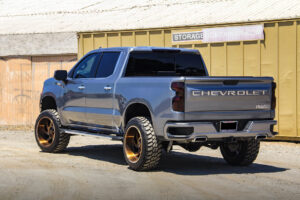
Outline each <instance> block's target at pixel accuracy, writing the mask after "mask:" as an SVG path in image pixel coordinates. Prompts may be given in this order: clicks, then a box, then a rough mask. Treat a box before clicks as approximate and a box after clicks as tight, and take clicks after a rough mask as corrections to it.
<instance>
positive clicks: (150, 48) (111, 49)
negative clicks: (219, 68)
mask: <svg viewBox="0 0 300 200" xmlns="http://www.w3.org/2000/svg"><path fill="white" fill-rule="evenodd" d="M153 50H157V51H159V50H161V51H174V50H178V51H181V52H193V53H199V51H198V50H195V49H185V48H173V47H154V46H138V47H109V48H99V49H96V50H93V51H91V52H90V53H92V52H100V51H127V52H130V51H153Z"/></svg>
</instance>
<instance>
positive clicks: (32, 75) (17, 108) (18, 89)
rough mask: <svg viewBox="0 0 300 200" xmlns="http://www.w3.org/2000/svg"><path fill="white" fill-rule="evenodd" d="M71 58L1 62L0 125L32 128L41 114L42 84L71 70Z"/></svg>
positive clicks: (20, 58) (12, 59) (46, 57)
mask: <svg viewBox="0 0 300 200" xmlns="http://www.w3.org/2000/svg"><path fill="white" fill-rule="evenodd" d="M76 60H77V58H76V56H75V55H72V56H38V57H29V56H28V57H6V58H1V59H0V69H1V73H0V102H1V104H0V125H6V126H15V125H22V126H24V125H25V126H32V125H33V124H34V123H35V120H36V118H37V116H38V114H39V99H40V94H41V91H42V88H43V82H44V81H45V80H46V79H47V78H49V77H52V76H53V72H54V70H55V69H67V70H69V69H70V68H71V67H72V66H73V65H74V63H75V62H76Z"/></svg>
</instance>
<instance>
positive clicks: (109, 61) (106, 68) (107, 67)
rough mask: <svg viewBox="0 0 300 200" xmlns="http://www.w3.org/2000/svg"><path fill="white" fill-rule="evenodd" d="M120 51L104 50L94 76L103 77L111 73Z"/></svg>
mask: <svg viewBox="0 0 300 200" xmlns="http://www.w3.org/2000/svg"><path fill="white" fill-rule="evenodd" d="M119 56H120V52H104V53H103V54H102V57H101V60H100V64H99V66H98V69H97V73H96V77H98V78H104V77H108V76H110V75H112V74H113V72H114V69H115V67H116V64H117V62H118V59H119Z"/></svg>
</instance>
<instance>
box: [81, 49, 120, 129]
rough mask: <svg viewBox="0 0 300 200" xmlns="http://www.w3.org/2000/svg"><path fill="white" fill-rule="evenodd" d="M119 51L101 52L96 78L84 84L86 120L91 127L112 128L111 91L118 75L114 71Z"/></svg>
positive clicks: (112, 107) (112, 108)
mask: <svg viewBox="0 0 300 200" xmlns="http://www.w3.org/2000/svg"><path fill="white" fill-rule="evenodd" d="M119 57H120V52H103V53H102V55H101V58H100V63H99V65H98V68H97V71H96V78H94V79H90V80H88V83H87V85H86V93H85V94H86V120H87V123H88V124H89V125H90V126H92V127H97V128H100V129H103V130H111V129H112V128H113V110H114V106H113V99H114V98H113V95H114V93H113V91H114V86H115V84H114V82H115V80H116V77H117V75H118V73H117V72H115V73H114V69H115V67H116V65H117V62H118V59H119Z"/></svg>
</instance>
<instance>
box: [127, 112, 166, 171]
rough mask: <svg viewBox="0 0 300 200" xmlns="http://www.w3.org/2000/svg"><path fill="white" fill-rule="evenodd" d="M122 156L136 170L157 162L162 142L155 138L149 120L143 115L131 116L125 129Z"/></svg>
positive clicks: (152, 165) (154, 165)
mask: <svg viewBox="0 0 300 200" xmlns="http://www.w3.org/2000/svg"><path fill="white" fill-rule="evenodd" d="M123 152H124V157H125V160H126V162H127V164H128V165H129V167H130V168H131V169H133V170H136V171H143V170H150V169H153V168H156V167H157V166H158V164H159V161H160V159H161V154H162V144H161V142H160V141H159V140H158V139H157V138H156V135H155V132H154V130H153V127H152V124H151V122H150V121H149V120H148V119H147V118H145V117H134V118H132V119H131V120H130V121H129V122H128V124H127V126H126V129H125V135H124V141H123Z"/></svg>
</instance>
